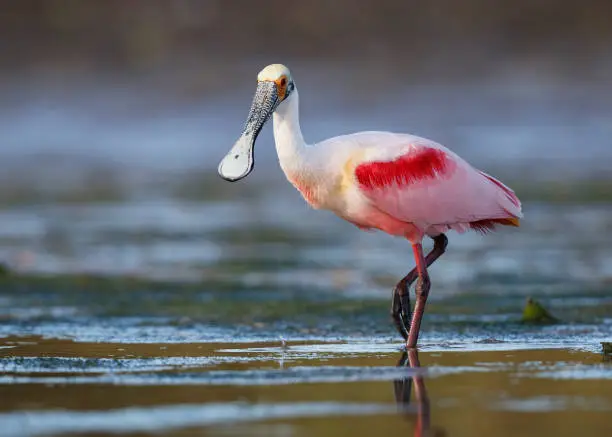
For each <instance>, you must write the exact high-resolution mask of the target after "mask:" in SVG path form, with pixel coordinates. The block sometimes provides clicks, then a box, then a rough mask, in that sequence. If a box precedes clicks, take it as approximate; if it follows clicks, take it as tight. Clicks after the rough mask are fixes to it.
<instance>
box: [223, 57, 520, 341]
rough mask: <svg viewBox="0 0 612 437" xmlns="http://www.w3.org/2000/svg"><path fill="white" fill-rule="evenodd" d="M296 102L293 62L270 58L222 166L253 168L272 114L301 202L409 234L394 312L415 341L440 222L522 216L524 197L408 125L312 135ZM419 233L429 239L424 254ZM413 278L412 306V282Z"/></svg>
mask: <svg viewBox="0 0 612 437" xmlns="http://www.w3.org/2000/svg"><path fill="white" fill-rule="evenodd" d="M298 107H299V97H298V91H297V88H296V86H295V82H294V80H293V78H292V76H291V73H290V72H289V69H288V68H287V67H285V66H284V65H280V64H272V65H268V66H267V67H265V68H264V69H263V70H261V72H260V73H259V74H258V76H257V90H256V92H255V96H254V98H253V103H252V105H251V110H250V112H249V115H248V118H247V121H246V124H245V126H244V130H243V132H242V135H240V137H239V139H238V141H237V142H236V144H235V145H234V146H233V147H232V149H231V150H230V152H229V153H228V154H227V155H226V156H225V157H224V158H223V160H222V161H221V162H220V164H219V168H218V172H219V175H220V176H221V177H222V178H224V179H226V180H228V181H232V182H233V181H237V180H239V179H242V178H244V177H246V176H247V175H248V174H249V173H250V172H251V170H252V169H253V164H254V158H253V147H254V144H255V140H256V139H257V135H258V134H259V132H260V131H261V128H262V127H263V125H264V124H265V123H266V121H267V120H268V119H269V118H270V116H271V115H272V114H273V120H274V141H275V143H276V151H277V153H278V159H279V161H280V166H281V168H282V170H283V172H284V173H285V175H286V176H287V179H288V180H289V181H290V182H291V183H292V184H293V185H294V186H295V187H296V188H297V189H298V191H299V192H300V193H301V194H302V196H303V197H304V199H305V200H306V202H308V203H309V204H310V205H311V206H312V207H313V208H315V209H327V210H330V211H332V212H334V213H335V214H336V215H338V216H339V217H341V218H343V219H345V220H347V221H348V222H350V223H352V224H354V225H355V226H357V227H358V228H360V229H362V230H372V229H373V230H376V229H378V230H381V231H383V232H386V233H387V234H390V235H393V236H398V237H403V238H406V239H407V240H408V241H410V243H411V244H412V250H413V253H414V258H415V260H416V267H415V268H414V269H413V270H412V271H411V272H410V273H408V274H407V275H406V276H405V277H404V278H403V279H402V280H401V281H399V282H398V284H397V285H396V286H395V288H394V290H393V299H392V305H391V316H392V318H393V321H394V323H395V325H396V327H397V329H398V331H399V333H400V334H401V335H402V337H403V338H404V339H405V340H406V347H407V348H415V347H416V345H417V341H418V336H419V330H420V326H421V320H422V318H423V313H424V310H425V303H426V301H427V296H428V295H429V289H430V287H431V283H430V280H429V275H428V273H427V268H428V267H429V266H430V265H431V264H432V263H433V262H434V261H436V260H437V259H438V258H439V257H440V256H441V255H442V254H443V253H444V252H445V250H446V246H447V243H448V239H447V237H446V235H445V232H447V231H449V230H454V231H457V232H465V231H467V230H476V231H480V232H482V233H486V232H487V231H491V230H493V229H494V228H495V226H496V225H508V226H519V219H520V218H521V217H522V216H523V214H522V212H521V202H520V201H519V199H518V198H517V197H516V195H515V194H514V192H513V191H512V190H511V189H510V188H508V187H507V186H505V185H504V184H502V183H501V182H500V181H498V180H497V179H494V178H493V177H492V176H489V175H488V174H486V173H484V172H482V171H479V170H477V169H475V168H474V167H472V166H471V165H470V164H468V163H467V162H466V161H465V160H463V159H462V158H460V157H459V156H458V155H457V154H455V153H453V152H452V151H451V150H449V149H447V148H446V147H444V146H442V145H440V144H437V143H435V142H433V141H431V140H428V139H425V138H421V137H417V136H414V135H408V134H398V133H391V132H359V133H353V134H349V135H342V136H338V137H334V138H330V139H328V140H325V141H322V142H320V143H318V144H314V145H308V144H306V142H305V141H304V138H303V137H302V131H301V130H300V121H299V114H298V109H299V108H298ZM425 236H428V237H430V238H432V239H433V242H434V245H433V249H432V250H431V252H429V253H428V254H427V256H425V255H424V254H423V248H422V245H421V244H422V240H423V238H424V237H425ZM415 280H416V281H417V282H416V287H415V292H416V302H415V307H414V311H413V314H412V315H411V314H410V312H411V310H410V297H409V294H408V292H409V288H410V286H411V285H412V283H413V282H414V281H415Z"/></svg>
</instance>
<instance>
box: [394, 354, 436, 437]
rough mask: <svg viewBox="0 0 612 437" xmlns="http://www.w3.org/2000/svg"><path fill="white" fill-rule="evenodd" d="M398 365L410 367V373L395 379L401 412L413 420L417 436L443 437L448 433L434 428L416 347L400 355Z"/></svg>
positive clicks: (397, 399)
mask: <svg viewBox="0 0 612 437" xmlns="http://www.w3.org/2000/svg"><path fill="white" fill-rule="evenodd" d="M397 367H409V368H410V369H411V371H410V373H409V374H407V375H406V376H405V377H403V378H401V379H396V380H395V381H393V388H394V390H395V401H396V402H397V405H398V407H399V409H400V412H401V413H402V414H404V415H406V417H407V418H408V419H410V420H411V421H413V420H414V419H415V416H416V421H415V425H414V436H415V437H430V436H431V437H433V436H435V437H442V436H445V435H446V433H445V432H444V431H443V430H441V429H436V430H432V429H431V421H430V410H429V396H428V395H427V388H426V387H425V379H424V378H423V370H424V369H423V368H422V367H421V363H420V362H419V354H418V352H417V350H416V349H411V350H408V351H405V352H404V353H403V354H402V356H401V357H400V359H399V361H398V363H397ZM413 386H414V399H413V400H412V402H411V395H412V388H413Z"/></svg>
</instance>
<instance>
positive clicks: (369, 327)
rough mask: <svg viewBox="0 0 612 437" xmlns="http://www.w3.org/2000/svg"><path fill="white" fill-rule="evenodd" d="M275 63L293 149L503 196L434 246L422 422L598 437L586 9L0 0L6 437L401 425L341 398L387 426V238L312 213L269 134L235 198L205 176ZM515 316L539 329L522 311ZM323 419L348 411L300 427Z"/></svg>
mask: <svg viewBox="0 0 612 437" xmlns="http://www.w3.org/2000/svg"><path fill="white" fill-rule="evenodd" d="M271 63H283V64H286V65H287V66H288V67H289V68H290V69H291V71H292V75H293V77H294V80H295V83H296V85H297V87H298V88H299V90H300V97H301V99H300V105H301V107H300V111H301V125H302V129H303V132H304V136H305V139H306V140H307V141H308V142H316V141H319V140H322V139H326V138H328V137H331V136H334V135H339V134H344V133H350V132H354V131H360V130H390V131H396V132H406V133H412V134H416V135H420V136H424V137H428V138H430V139H433V140H435V141H437V142H440V143H442V144H444V145H446V146H448V147H449V148H451V149H452V150H454V151H455V152H457V153H459V154H460V155H461V156H463V157H464V158H466V159H467V160H468V161H470V162H471V163H472V164H473V165H474V166H475V167H477V168H479V169H481V170H483V171H486V172H487V173H490V174H492V175H494V176H495V177H497V178H499V179H501V180H502V181H503V182H505V183H506V184H508V185H510V186H511V187H512V188H513V189H514V190H515V191H516V193H517V195H518V196H519V198H520V199H521V200H522V201H523V208H524V213H525V218H524V219H523V221H522V222H521V227H520V228H518V229H517V228H504V229H501V230H500V231H499V232H497V233H494V234H490V235H487V236H482V235H480V234H478V233H474V232H473V233H467V234H462V235H458V234H456V233H451V234H449V239H450V244H449V247H448V251H447V253H446V254H445V255H444V257H442V258H441V259H440V260H439V261H438V262H437V263H436V264H434V265H433V266H432V267H431V269H430V274H431V280H432V289H431V294H430V297H429V299H428V304H427V311H426V314H425V318H424V324H423V327H422V329H421V332H422V334H421V337H420V339H419V341H420V343H419V344H420V345H424V348H425V351H424V353H423V354H422V355H423V357H422V363H423V364H422V365H423V366H424V367H430V368H431V367H432V366H433V373H432V374H431V375H433V376H432V378H429V377H428V383H430V388H431V397H432V411H433V413H432V417H433V421H434V422H435V421H438V423H439V424H442V425H444V427H446V428H447V429H449V432H448V435H468V434H470V435H479V434H482V435H506V434H508V433H509V432H513V431H510V430H514V429H516V427H517V426H519V427H521V426H522V428H521V429H523V430H524V431H525V432H524V433H522V434H521V435H523V434H524V435H559V436H561V435H572V436H574V435H576V434H577V433H579V432H583V433H584V431H585V430H586V433H587V434H589V432H588V431H589V430H590V431H592V432H591V434H600V435H610V433H609V432H608V430H609V424H610V420H609V410H610V409H611V408H612V407H611V405H612V403H611V401H610V399H609V396H608V395H606V393H610V390H608V391H606V390H605V389H603V387H604V384H605V383H606V381H605V380H607V381H610V380H611V378H610V370H611V369H610V368H609V366H608V367H607V368H604V367H603V364H602V365H601V366H600V364H601V363H600V361H599V360H600V356H599V355H597V354H598V353H600V344H599V342H600V341H610V338H611V337H612V293H611V292H610V290H611V288H612V99H611V98H610V96H612V2H610V1H604V0H600V1H597V0H581V1H575V0H574V1H569V0H512V1H501V0H500V1H493V0H429V1H416V0H333V1H331V0H329V1H324V0H300V1H297V0H258V1H252V0H200V1H196V0H172V1H169V0H165V1H162V0H87V1H85V0H45V1H42V0H0V429H2V430H3V431H4V432H8V435H15V436H25V435H43V434H44V435H49V434H52V433H56V434H58V435H59V434H63V433H65V432H68V431H70V432H78V431H79V430H80V431H81V432H83V433H85V432H88V431H90V432H95V433H99V435H103V432H104V431H105V430H106V431H108V432H111V431H112V432H115V433H116V432H123V433H129V432H133V433H134V434H133V435H136V433H138V435H143V434H141V433H140V431H142V432H152V431H156V432H161V431H162V430H163V429H167V428H169V429H170V431H168V433H169V435H179V434H180V435H202V432H197V431H198V430H195V431H194V432H193V433H190V432H189V431H185V433H180V432H178V431H177V429H173V428H174V427H176V428H181V427H189V426H196V425H197V424H207V423H211V424H217V423H220V421H221V422H223V421H225V420H227V422H228V423H229V422H231V421H233V420H234V419H236V420H238V419H239V420H250V419H253V418H256V417H257V418H265V417H266V415H267V414H272V416H271V417H272V418H275V417H276V418H277V419H279V420H281V419H282V423H280V425H279V426H280V427H278V428H275V427H266V426H267V425H266V424H261V426H260V427H255V426H254V424H251V423H246V424H245V425H244V426H243V427H242V428H238V431H237V433H239V434H240V435H244V434H251V435H252V434H262V435H277V436H281V435H282V436H288V435H291V436H296V437H297V436H301V435H309V436H310V435H334V436H337V435H342V429H346V428H342V427H343V426H345V427H346V426H348V427H351V426H353V427H354V429H353V431H351V433H350V434H351V435H372V434H373V433H379V434H380V433H381V430H382V432H383V433H384V430H386V429H389V433H392V432H397V430H398V429H407V428H405V426H406V423H404V422H402V423H401V424H400V423H399V416H397V417H398V419H396V420H395V421H394V420H393V419H390V418H389V417H388V416H380V418H379V420H378V421H376V420H374V419H373V421H372V422H367V423H369V424H370V425H369V427H368V426H363V424H364V423H366V422H364V421H363V420H364V419H363V417H365V416H363V415H362V414H363V412H364V411H368V410H363V409H357V410H354V411H353V410H347V409H346V408H348V407H347V406H346V405H345V404H346V403H347V402H348V404H351V403H354V402H366V401H367V402H377V403H378V402H383V403H384V405H385V408H386V407H388V406H389V405H391V406H392V407H393V414H394V415H395V414H396V408H395V405H392V402H393V398H392V393H393V392H392V390H391V384H390V382H391V379H393V378H395V377H396V376H393V375H395V374H393V375H391V373H389V370H393V368H392V367H390V366H394V365H395V364H396V362H397V359H398V357H397V356H396V355H397V354H399V347H400V344H401V343H400V337H399V335H398V334H397V333H396V332H395V330H394V328H393V326H392V323H391V320H390V317H389V304H390V302H389V300H390V293H391V289H392V287H393V286H394V284H395V283H396V282H397V281H398V280H399V279H400V278H401V277H403V276H404V275H405V274H406V273H407V272H408V271H409V269H411V268H412V266H413V265H414V261H413V257H412V254H411V250H410V247H409V245H408V243H407V242H406V241H403V240H401V239H394V238H391V237H389V236H386V235H384V234H381V233H378V234H371V233H366V232H361V231H359V230H357V229H356V228H355V227H354V226H352V225H350V224H347V223H345V222H343V221H342V220H340V219H339V218H337V217H335V216H333V215H332V214H331V213H327V212H324V211H314V210H312V209H310V208H309V207H308V206H307V205H306V203H305V202H304V201H303V200H302V199H301V197H300V195H299V193H297V191H295V189H294V188H293V187H292V186H291V185H290V184H289V183H288V182H287V181H286V180H285V178H284V175H283V174H282V171H281V170H280V168H279V165H278V162H277V157H276V155H275V149H274V144H273V138H272V129H271V126H266V127H265V128H264V130H263V132H262V134H261V135H260V137H259V139H258V143H257V147H256V150H255V153H256V162H257V165H256V167H255V169H254V171H253V173H252V174H251V175H250V176H249V177H248V178H247V179H245V180H243V181H241V182H239V183H234V184H231V183H228V182H226V181H224V180H222V179H221V178H220V177H219V176H218V175H217V165H218V163H219V161H220V159H222V157H223V156H224V155H225V154H226V153H227V151H228V150H229V148H230V147H231V146H232V145H233V144H234V141H235V140H236V139H237V138H238V135H239V134H240V133H241V130H242V127H243V123H244V121H245V118H246V116H247V113H248V110H249V107H250V104H251V99H252V96H253V92H254V91H255V87H256V77H257V73H258V72H259V71H260V70H261V69H262V68H263V67H264V66H266V65H268V64H271ZM426 245H427V246H430V245H431V242H427V243H426ZM426 249H428V247H427V248H426ZM528 298H533V299H535V301H536V302H539V303H541V304H542V305H543V306H544V307H545V308H546V309H547V311H549V312H550V313H551V314H552V315H553V316H554V317H555V318H556V319H555V320H553V321H554V323H553V324H551V325H546V324H545V323H544V322H548V323H550V322H551V320H552V318H551V317H545V318H543V317H539V316H538V317H531V318H530V319H529V320H526V318H524V317H522V315H523V314H524V313H523V308H524V307H525V302H526V301H527V299H528ZM530 305H532V307H533V306H535V304H534V303H533V302H532V304H530ZM532 309H533V308H532ZM533 312H534V311H532V313H533ZM540 312H542V311H540ZM546 314H547V313H546ZM533 319H537V320H535V321H537V322H541V323H540V324H531V323H528V322H533V321H534V320H533ZM41 337H42V338H41ZM281 339H286V340H287V344H290V347H289V349H287V350H285V348H281V347H280V345H281ZM301 340H303V341H305V342H306V344H303V345H302V346H300V344H298V342H299V341H301ZM336 340H339V344H336V343H334V342H335V341H336ZM257 342H262V343H257ZM245 345H246V346H245ZM245 347H248V348H247V349H241V348H245ZM516 348H523V349H526V350H528V349H532V350H534V349H546V348H575V350H571V351H569V352H565V351H558V352H556V353H555V352H551V351H550V350H548V349H547V350H534V351H533V352H524V353H520V352H512V349H516ZM485 349H488V350H490V351H497V352H491V353H490V354H489V353H488V352H487V353H482V351H484V350H485ZM461 350H469V351H471V353H470V354H465V353H463V352H461ZM438 351H441V352H442V353H436V352H438ZM477 351H481V353H478V352H477ZM591 352H592V353H591ZM587 353H589V354H588V355H587ZM585 357H586V358H585ZM334 360H335V361H334ZM581 360H582V361H581ZM483 363H484V364H483ZM487 363H488V364H487ZM509 369H514V370H512V371H511V370H509ZM536 371H537V372H540V373H538V374H539V375H544V376H539V377H537V378H536V377H532V376H533V375H531V373H529V372H532V373H533V372H536ZM541 372H544V373H541ZM390 375H391V376H390ZM398 375H399V373H398ZM402 375H404V374H402ZM444 375H448V378H444ZM525 375H527V376H525ZM551 375H552V376H551ZM536 376H537V375H536ZM437 377H440V378H437ZM538 378H539V379H538ZM545 378H548V379H545ZM383 379H384V381H383ZM562 380H563V381H562ZM317 381H318V382H320V383H321V384H318V383H317ZM334 381H335V382H337V384H330V382H334ZM348 381H350V382H351V383H348ZM355 381H357V382H355ZM359 381H361V382H359ZM364 381H365V382H364ZM374 381H379V382H378V383H375V382H374ZM300 382H306V383H305V384H300ZM322 382H324V383H322ZM400 382H401V381H400ZM376 384H378V385H376ZM408 387H409V386H408ZM415 388H416V386H415ZM408 390H410V388H408ZM481 396H483V397H482V399H481V400H480V401H478V402H476V400H477V399H478V398H480V397H481ZM606 396H607V397H606ZM329 400H334V401H338V402H339V405H340V407H341V408H340V409H339V410H338V411H339V412H340V413H341V414H343V415H344V414H348V413H347V412H350V411H353V413H352V415H346V417H345V418H344V422H341V421H335V420H332V419H330V420H329V422H325V421H327V420H328V419H326V418H325V417H324V418H323V419H321V420H323V421H324V422H320V424H321V426H320V427H318V425H316V424H317V423H319V422H309V421H302V418H305V417H308V414H310V413H312V411H314V412H315V413H314V414H318V413H317V411H320V412H321V414H323V415H325V416H326V415H327V414H332V413H333V412H334V411H335V410H334V408H339V407H334V405H335V404H333V403H332V405H331V407H330V404H329V402H328V401H329ZM291 401H296V402H310V401H313V402H314V401H316V402H315V403H314V404H312V403H307V404H304V405H302V404H299V405H298V409H297V410H295V411H294V410H292V408H293V407H292V405H293V404H292V402H291ZM319 401H321V402H324V403H321V404H319V403H317V402H319ZM523 401H524V403H522V402H523ZM570 401H572V402H570ZM271 402H279V404H278V405H277V404H270V403H271ZM187 403H191V404H193V405H195V406H197V405H199V403H201V404H202V405H203V407H204V409H191V408H190V407H188V406H187V407H186V406H185V405H184V404H187ZM209 403H211V407H210V409H207V408H208V406H209ZM503 403H505V404H504V405H506V406H505V407H504V406H503V405H502V407H499V405H501V404H503ZM260 404H261V405H260ZM249 405H250V406H249ZM266 405H268V406H270V405H271V407H270V408H272V409H271V410H270V411H271V412H272V413H270V411H268V410H266ZM300 405H301V406H300ZM368 405H369V404H368ZM376 405H378V404H376ZM496 405H497V406H496ZM239 406H240V407H239ZM260 406H261V407H262V408H263V409H259V408H260ZM277 406H279V407H278V408H280V409H278V410H277ZM349 406H350V405H349ZM475 406H476V407H475ZM131 407H134V408H131ZM137 407H138V408H137ZM157 407H159V408H157ZM281 407H282V408H281ZM285 407H286V408H287V410H286V411H287V412H288V413H287V414H288V416H287V417H285V416H284V414H285V413H282V411H285V410H283V408H285ZM364 407H365V405H364ZM167 408H168V409H167ZM249 408H252V409H249ZM343 408H344V409H343ZM415 408H416V407H415ZM491 408H506V409H507V414H506V415H501V413H500V414H498V412H495V411H493V410H491ZM107 410H112V411H107ZM296 411H297V412H296ZM376 411H378V410H376ZM385 411H386V410H385ZM415 411H416V410H415ZM423 411H425V410H423ZM82 412H84V413H85V414H81V413H82ZM279 412H280V415H275V414H279ZM419 412H421V409H419ZM522 413H524V414H522ZM538 413H539V414H538ZM521 414H522V415H521ZM292 415H294V416H292ZM427 415H429V409H428V408H427ZM291 417H295V418H297V419H296V422H295V423H298V422H299V423H300V424H303V426H302V425H300V427H301V428H300V427H298V425H295V426H294V427H293V428H292V427H291V426H290V422H287V421H290V419H291ZM326 417H327V416H326ZM283 418H284V419H283ZM285 419H286V420H285ZM313 424H314V425H313ZM343 424H344V425H343ZM509 424H511V426H509ZM310 425H312V426H313V427H312V428H311V427H310ZM162 428H163V429H162ZM298 428H299V429H302V431H303V432H298V431H299V429H298ZM232 429H234V433H236V428H232ZM313 429H315V430H316V431H315V432H312V430H313ZM109 430H110V431H109ZM478 430H482V431H480V433H479V431H478ZM174 431H177V432H174ZM213 431H214V430H213ZM213 431H211V433H206V435H224V436H228V435H230V434H231V433H230V432H229V431H231V429H229V430H228V429H226V428H224V427H222V428H219V430H217V433H215V432H213ZM244 431H246V433H245V432H244ZM294 431H295V432H294ZM402 432H403V431H402ZM466 433H468V434H466ZM96 435H98V434H96ZM130 435H132V434H130ZM415 435H416V434H415ZM436 435H442V434H439V433H436Z"/></svg>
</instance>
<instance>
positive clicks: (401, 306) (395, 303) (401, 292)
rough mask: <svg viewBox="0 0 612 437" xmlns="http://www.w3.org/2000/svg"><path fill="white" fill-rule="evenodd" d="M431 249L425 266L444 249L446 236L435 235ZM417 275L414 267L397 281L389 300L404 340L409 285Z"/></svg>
mask: <svg viewBox="0 0 612 437" xmlns="http://www.w3.org/2000/svg"><path fill="white" fill-rule="evenodd" d="M432 239H433V241H434V246H433V249H431V252H429V253H428V254H427V256H426V257H425V263H426V264H427V267H429V266H431V265H432V264H433V263H434V262H435V261H436V260H437V259H438V258H440V256H441V255H442V254H443V253H444V252H445V251H446V246H447V245H448V238H447V237H446V235H444V234H440V235H436V236H435V237H433V238H432ZM417 277H418V271H417V268H416V267H415V268H414V269H412V270H411V271H410V273H408V274H407V275H406V276H404V277H403V278H402V280H401V281H399V282H398V283H397V285H396V286H395V288H394V289H393V299H392V301H391V317H392V318H393V322H394V323H395V327H396V328H397V331H398V332H399V333H400V335H401V336H402V337H403V338H404V340H407V339H408V328H409V326H410V294H409V290H410V286H411V285H412V283H413V282H414V281H415V279H416V278H417Z"/></svg>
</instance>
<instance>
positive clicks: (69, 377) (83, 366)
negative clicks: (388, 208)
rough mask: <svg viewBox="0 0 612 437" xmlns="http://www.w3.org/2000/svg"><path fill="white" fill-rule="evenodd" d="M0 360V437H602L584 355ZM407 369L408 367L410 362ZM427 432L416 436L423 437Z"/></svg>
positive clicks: (234, 352)
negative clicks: (397, 436)
mask: <svg viewBox="0 0 612 437" xmlns="http://www.w3.org/2000/svg"><path fill="white" fill-rule="evenodd" d="M0 347H2V349H0V356H2V359H1V361H0V363H1V364H0V366H1V367H0V372H1V375H2V376H1V377H0V394H1V396H0V428H1V429H2V430H3V434H2V435H7V436H27V435H67V434H69V433H73V434H76V435H88V434H91V435H117V434H120V435H149V434H152V435H153V434H154V435H282V436H284V435H300V436H301V435H304V436H306V435H329V436H332V435H337V434H339V433H340V434H344V433H347V434H348V433H350V434H351V435H363V436H365V435H372V434H374V433H383V432H384V433H388V434H390V435H395V434H396V433H400V434H402V435H413V433H415V434H417V435H419V434H418V433H419V432H421V433H422V435H453V436H461V435H466V436H468V435H499V436H505V435H508V436H510V435H516V434H517V433H519V434H520V435H528V436H531V435H533V436H541V435H561V436H564V435H567V436H570V435H576V434H584V435H607V433H609V432H610V430H612V422H611V421H610V417H611V412H612V367H610V365H609V363H604V362H603V361H602V356H601V354H600V353H597V351H596V349H597V347H596V345H595V344H584V345H583V346H582V347H572V348H565V347H560V346H557V347H555V346H552V345H549V344H543V345H542V346H541V347H538V345H536V344H527V343H520V342H505V341H502V340H492V339H490V340H485V341H480V342H471V343H469V342H456V343H453V344H438V343H436V342H425V344H424V346H423V348H422V350H421V352H420V353H419V354H418V357H417V358H418V362H417V364H420V366H421V367H418V368H416V367H411V365H415V363H414V362H411V361H410V360H409V359H407V357H406V356H405V355H404V354H403V353H402V352H401V351H400V345H399V344H398V343H397V342H389V341H383V340H382V339H380V338H372V339H353V340H350V341H338V342H319V341H302V342H294V343H293V342H289V343H288V344H285V345H284V346H282V345H281V344H280V342H272V341H270V342H260V341H255V342H249V343H244V342H239V341H237V342H229V343H216V342H211V343H86V342H83V343H81V342H73V341H70V340H45V339H42V338H40V337H19V338H16V337H13V338H5V339H3V340H2V343H1V346H0ZM413 358H414V357H413ZM427 432H430V434H427Z"/></svg>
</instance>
